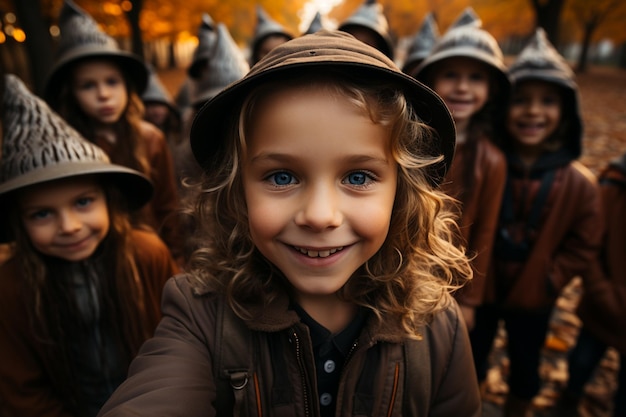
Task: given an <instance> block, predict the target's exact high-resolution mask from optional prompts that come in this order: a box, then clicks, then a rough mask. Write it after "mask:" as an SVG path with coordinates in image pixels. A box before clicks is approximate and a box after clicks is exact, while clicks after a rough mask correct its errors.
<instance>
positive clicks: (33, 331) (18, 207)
mask: <svg viewBox="0 0 626 417" xmlns="http://www.w3.org/2000/svg"><path fill="white" fill-rule="evenodd" d="M6 81H7V91H6V92H5V94H4V100H3V101H4V106H5V107H4V111H3V114H2V120H3V124H4V132H3V133H4V143H3V153H2V160H1V161H0V211H1V212H2V213H3V216H2V219H1V221H0V241H3V242H6V241H11V242H15V245H14V246H15V250H14V255H13V257H12V258H11V259H10V260H8V261H7V262H6V263H5V264H3V265H2V266H0V276H1V277H2V279H1V280H0V355H1V356H2V360H1V361H0V398H2V404H1V407H2V415H10V416H53V415H54V416H60V415H64V416H70V415H71V416H95V414H96V413H97V412H98V410H99V408H100V407H101V406H102V404H103V403H104V401H105V400H106V399H107V398H108V397H109V396H110V395H111V393H112V391H113V390H114V389H115V387H116V386H117V385H119V384H120V383H121V382H122V381H123V380H124V378H125V376H126V372H127V368H128V365H129V363H130V360H131V359H132V358H133V356H134V355H135V354H136V353H137V351H138V349H139V347H140V346H141V343H142V342H143V341H144V340H145V339H147V338H148V337H149V336H151V335H152V332H153V331H154V329H155V328H156V325H157V323H158V321H159V319H160V311H159V302H160V296H161V291H162V288H163V285H164V283H165V281H166V279H167V278H168V277H170V276H171V274H172V273H175V272H176V271H177V268H176V265H175V264H174V262H173V260H172V258H171V256H170V254H169V251H168V249H167V247H166V246H165V245H164V244H163V242H162V241H161V240H160V239H159V238H158V237H157V236H156V235H155V234H153V233H152V232H149V231H145V230H138V229H132V228H131V226H130V223H129V217H128V210H129V209H136V208H138V207H140V206H141V205H143V204H145V203H146V202H147V201H148V200H149V198H150V196H151V194H152V185H151V184H150V182H149V180H148V179H147V178H146V177H144V176H143V175H141V174H140V173H139V172H137V171H134V170H130V169H128V168H126V167H122V166H119V165H112V164H110V163H109V161H108V158H107V156H106V154H105V153H104V152H103V151H102V150H101V149H99V148H97V147H96V146H95V145H93V144H91V143H90V142H87V141H86V140H84V139H83V138H82V137H80V136H79V134H78V133H77V132H76V131H75V130H73V129H72V128H70V127H69V126H68V125H67V124H65V122H64V121H63V120H62V119H61V118H60V117H59V116H58V115H56V114H55V113H52V112H51V110H50V109H49V108H48V107H47V105H46V104H45V103H44V102H43V101H41V100H40V99H38V98H37V97H35V96H34V95H32V94H31V93H30V92H29V91H28V90H26V87H25V86H24V85H23V84H22V82H21V81H19V79H18V78H17V77H15V76H7V79H6Z"/></svg>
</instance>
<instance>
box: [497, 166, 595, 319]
mask: <svg viewBox="0 0 626 417" xmlns="http://www.w3.org/2000/svg"><path fill="white" fill-rule="evenodd" d="M557 157H558V155H557V154H555V155H553V156H552V158H553V159H554V158H557ZM560 162H563V161H562V160H561V161H560ZM508 166H509V179H508V182H507V187H508V188H509V191H510V193H511V195H512V202H513V210H514V212H515V213H516V220H515V223H513V224H511V225H508V226H507V225H501V227H500V230H499V234H498V236H497V240H496V247H495V252H494V261H493V265H492V268H491V269H490V271H489V275H488V277H487V286H488V287H487V297H488V298H487V300H488V301H489V302H492V303H493V302H496V303H499V304H501V305H502V306H504V307H505V308H512V309H521V310H531V311H532V310H535V311H538V310H543V311H545V310H547V309H550V308H551V307H552V306H553V304H554V302H555V301H556V298H557V296H558V294H559V292H560V291H561V289H562V288H563V287H564V286H565V285H567V283H568V282H569V281H570V280H571V279H572V278H574V277H575V276H578V275H581V274H584V273H585V272H586V271H587V268H588V267H589V265H590V263H591V262H592V261H593V259H594V258H595V257H596V256H597V252H598V249H599V246H600V239H601V233H602V230H601V229H602V228H601V225H602V217H601V205H600V193H599V190H598V186H597V184H596V182H595V179H594V178H593V175H592V174H591V173H590V172H589V171H588V170H587V169H586V168H585V167H583V166H582V165H580V164H579V163H578V162H570V163H565V164H562V165H559V166H558V167H548V168H547V169H546V170H545V171H549V170H553V171H554V179H553V181H552V183H551V186H550V188H549V192H548V193H547V197H546V199H545V202H544V204H542V207H540V211H539V213H540V215H539V216H538V219H539V221H538V225H537V227H536V228H534V229H533V230H527V229H526V226H527V225H528V218H529V216H530V212H531V211H532V210H533V201H535V200H536V197H537V195H538V190H539V188H540V184H541V179H540V178H538V177H537V176H536V175H531V174H533V173H529V172H523V170H522V169H521V168H519V167H516V166H514V164H513V163H512V161H511V160H510V159H509V164H508ZM545 171H544V172H545ZM507 193H508V191H506V192H505V200H503V205H502V212H503V213H504V212H505V211H506V209H505V205H506V203H505V202H506V198H507V197H506V196H507ZM501 221H502V220H501ZM504 231H506V233H507V235H508V236H511V237H512V240H514V241H518V242H519V241H521V242H525V243H526V244H527V245H528V247H529V252H528V256H527V258H526V259H524V260H518V261H516V260H511V259H507V257H506V255H504V254H503V253H502V251H503V250H504V248H505V247H506V245H505V244H504V243H505V241H504V240H503V239H502V236H503V232H504Z"/></svg>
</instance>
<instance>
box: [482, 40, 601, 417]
mask: <svg viewBox="0 0 626 417" xmlns="http://www.w3.org/2000/svg"><path fill="white" fill-rule="evenodd" d="M509 74H510V76H511V80H512V82H513V92H512V96H511V101H510V104H509V106H508V111H507V116H506V119H505V121H504V123H505V136H504V137H503V139H505V140H504V141H503V143H502V148H503V149H504V151H505V153H506V155H507V162H508V174H507V175H508V176H507V184H506V189H505V192H504V197H503V201H502V210H501V212H500V218H499V225H498V234H497V237H496V244H495V251H494V260H493V265H492V268H491V270H490V273H489V275H488V277H487V298H486V301H485V304H483V306H481V307H480V308H479V309H478V310H477V312H476V327H475V328H474V330H473V331H472V332H471V334H470V337H471V339H472V347H473V349H474V357H475V361H476V366H477V371H478V376H479V378H480V379H481V380H483V379H484V378H485V375H486V371H487V365H488V355H489V352H490V350H491V346H492V343H493V339H494V336H495V334H496V331H497V327H498V321H499V320H503V321H504V325H505V329H506V332H507V336H508V342H507V353H508V356H509V361H510V371H509V376H508V384H509V395H508V398H507V401H506V404H505V411H504V412H505V414H504V415H505V416H523V415H525V413H526V412H527V410H529V408H530V405H531V400H532V398H533V397H534V396H535V395H536V394H537V393H538V391H539V388H540V382H541V380H540V377H539V372H538V367H539V360H540V354H541V349H542V347H543V345H544V342H545V336H546V331H547V329H548V324H549V320H550V316H551V312H552V309H553V307H554V303H555V301H556V298H557V297H558V295H559V292H560V291H561V289H562V288H563V287H564V286H565V285H567V283H568V282H569V281H570V280H571V279H572V278H573V277H575V276H577V275H584V273H585V272H586V270H587V267H588V265H589V264H590V263H591V262H592V260H593V259H594V257H595V256H596V255H597V249H598V246H599V243H600V234H601V225H602V220H601V217H600V199H599V193H598V189H597V186H596V184H595V180H594V179H593V178H592V175H591V174H590V172H589V171H588V170H586V169H585V168H584V167H582V166H581V165H580V164H579V163H577V162H576V158H578V157H579V156H580V153H581V144H582V122H581V118H580V114H579V111H578V89H577V86H576V84H575V82H574V76H573V72H572V71H571V69H570V67H569V66H568V64H567V62H565V60H564V59H563V58H562V57H561V56H560V55H559V54H558V53H557V52H556V50H555V49H554V47H553V46H552V45H551V44H550V43H549V42H548V40H547V38H546V36H545V33H544V32H543V30H542V29H537V31H536V33H535V35H534V36H533V38H532V40H531V42H530V43H529V44H528V45H527V46H526V47H525V48H524V50H523V51H522V52H521V53H520V55H519V56H518V58H517V59H516V61H515V62H514V63H513V64H512V65H511V67H510V68H509Z"/></svg>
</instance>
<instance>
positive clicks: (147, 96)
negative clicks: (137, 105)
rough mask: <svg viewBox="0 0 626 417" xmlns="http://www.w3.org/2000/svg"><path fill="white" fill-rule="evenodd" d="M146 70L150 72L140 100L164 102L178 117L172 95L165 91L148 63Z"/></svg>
mask: <svg viewBox="0 0 626 417" xmlns="http://www.w3.org/2000/svg"><path fill="white" fill-rule="evenodd" d="M148 72H149V74H150V76H149V77H148V86H147V87H146V89H145V91H144V92H143V94H142V95H141V100H142V101H143V102H144V103H161V104H165V105H166V106H167V107H169V108H170V110H171V111H172V112H173V113H174V114H175V115H176V116H177V117H180V110H179V109H178V106H176V103H174V99H173V98H172V95H171V94H170V93H169V91H167V89H166V88H165V86H164V85H163V83H162V82H161V79H160V78H159V75H158V74H157V72H156V70H155V69H154V67H153V66H152V65H148Z"/></svg>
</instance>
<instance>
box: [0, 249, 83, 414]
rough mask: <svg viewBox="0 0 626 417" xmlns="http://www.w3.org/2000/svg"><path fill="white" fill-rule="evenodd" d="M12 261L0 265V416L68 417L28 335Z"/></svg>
mask: <svg viewBox="0 0 626 417" xmlns="http://www.w3.org/2000/svg"><path fill="white" fill-rule="evenodd" d="M14 266H15V263H14V262H11V261H9V262H7V263H6V264H5V265H3V266H2V267H0V276H1V277H2V283H0V358H2V359H0V416H2V417H5V416H6V417H9V416H23V417H28V416H32V417H35V416H36V417H71V414H70V413H69V412H68V410H67V409H66V408H65V406H64V405H63V403H62V402H61V400H60V399H59V398H58V396H57V395H56V394H55V391H54V389H53V386H52V382H51V381H50V379H49V378H48V376H47V371H46V368H45V359H44V358H42V356H41V354H40V351H39V350H38V349H37V346H36V343H35V341H34V340H33V338H32V335H31V332H30V331H29V330H30V326H29V324H28V321H27V320H26V317H28V314H27V313H26V311H25V303H24V299H23V298H22V297H20V295H19V291H17V287H16V286H15V285H14V284H15V283H16V282H17V280H19V279H21V277H20V275H19V274H17V272H16V268H14Z"/></svg>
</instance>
